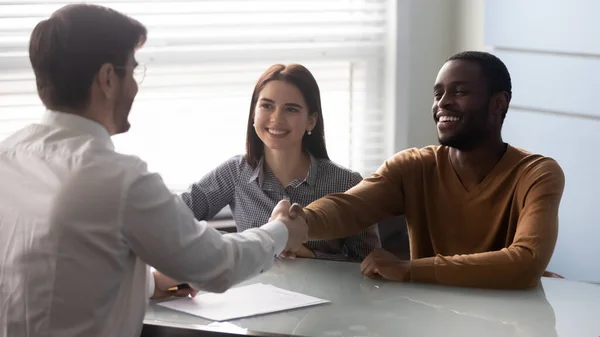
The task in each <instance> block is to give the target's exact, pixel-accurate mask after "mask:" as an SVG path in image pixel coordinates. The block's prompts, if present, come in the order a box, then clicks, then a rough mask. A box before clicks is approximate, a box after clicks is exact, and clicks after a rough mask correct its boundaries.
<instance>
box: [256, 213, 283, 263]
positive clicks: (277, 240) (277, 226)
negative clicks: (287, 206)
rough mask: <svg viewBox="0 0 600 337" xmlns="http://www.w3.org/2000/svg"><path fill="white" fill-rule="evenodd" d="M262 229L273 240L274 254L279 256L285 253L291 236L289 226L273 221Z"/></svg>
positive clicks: (279, 221)
mask: <svg viewBox="0 0 600 337" xmlns="http://www.w3.org/2000/svg"><path fill="white" fill-rule="evenodd" d="M260 229H262V230H264V231H265V232H267V234H269V236H270V237H271V239H273V241H274V250H275V251H274V254H275V255H279V253H281V252H283V250H284V249H285V245H286V244H287V241H288V235H289V233H288V229H287V226H286V225H285V224H284V223H283V222H282V221H281V220H273V221H270V222H267V223H266V224H264V225H262V226H261V227H260Z"/></svg>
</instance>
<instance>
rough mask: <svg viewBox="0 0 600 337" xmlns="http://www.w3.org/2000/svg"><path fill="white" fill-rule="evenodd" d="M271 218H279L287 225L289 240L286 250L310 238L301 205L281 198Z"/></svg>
mask: <svg viewBox="0 0 600 337" xmlns="http://www.w3.org/2000/svg"><path fill="white" fill-rule="evenodd" d="M300 213H302V214H300ZM271 220H279V221H281V222H283V223H284V224H285V226H286V227H287V230H288V241H287V244H286V246H285V250H291V249H293V248H297V247H299V246H300V245H302V244H303V243H305V242H306V241H307V240H308V226H307V225H306V221H305V219H304V212H303V211H302V207H301V206H300V205H298V204H294V206H292V205H291V204H290V202H289V201H288V200H281V201H280V202H279V203H277V206H275V208H274V209H273V213H271V218H269V221H271Z"/></svg>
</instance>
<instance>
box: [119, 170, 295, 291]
mask: <svg viewBox="0 0 600 337" xmlns="http://www.w3.org/2000/svg"><path fill="white" fill-rule="evenodd" d="M126 205H127V207H126V209H125V212H124V216H123V222H124V228H123V237H124V239H125V241H126V242H127V244H128V246H129V247H130V248H131V249H132V250H133V251H134V252H135V253H136V255H138V256H139V257H140V258H141V259H142V260H143V261H145V262H146V263H148V264H150V265H152V266H153V267H155V268H156V269H157V270H160V271H161V272H163V273H164V274H165V275H167V276H169V277H171V278H173V279H176V280H179V281H181V282H187V283H193V284H195V286H196V289H198V290H208V291H214V292H221V291H225V290H226V289H227V288H229V287H231V286H232V285H234V284H236V283H238V282H240V281H242V280H244V279H246V278H248V277H251V276H254V275H256V274H258V273H260V272H261V271H263V270H267V269H268V268H270V267H271V266H272V264H273V262H274V261H273V260H274V257H275V255H276V254H279V253H280V252H281V251H282V250H283V249H284V247H285V244H286V242H287V235H288V233H287V228H286V226H285V225H284V224H283V223H281V222H271V223H269V224H267V225H265V226H263V227H261V228H253V229H250V230H247V231H245V232H244V233H232V234H226V235H221V234H220V233H219V232H218V231H217V230H215V229H214V228H211V227H209V226H208V225H207V224H206V223H202V222H201V223H198V222H197V221H196V220H195V219H194V217H193V215H192V213H191V212H190V210H189V209H188V208H187V206H186V205H185V204H184V203H183V202H182V201H181V199H180V198H179V197H177V196H174V195H172V194H171V193H170V192H169V191H168V190H167V189H166V187H165V186H164V184H163V183H162V180H160V178H159V177H158V176H157V175H151V174H150V175H147V176H144V177H143V178H142V179H140V180H139V182H137V183H136V184H134V185H133V186H132V188H131V189H130V193H129V197H128V200H127V204H126Z"/></svg>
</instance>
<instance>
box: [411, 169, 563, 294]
mask: <svg viewBox="0 0 600 337" xmlns="http://www.w3.org/2000/svg"><path fill="white" fill-rule="evenodd" d="M564 185H565V177H564V173H563V171H562V169H561V168H560V166H559V165H558V163H556V162H555V161H554V160H551V159H547V160H546V161H544V162H542V163H541V164H538V165H537V167H536V168H535V169H532V170H531V171H530V172H529V173H528V174H527V175H526V176H524V177H523V178H522V180H521V183H520V186H519V187H518V189H519V193H522V194H523V195H525V197H524V206H523V208H522V212H521V215H520V216H519V220H518V223H517V229H516V233H515V237H514V240H513V243H512V244H511V245H510V246H509V247H508V248H503V249H501V250H499V251H493V252H485V253H477V254H467V255H454V256H442V255H437V256H434V257H428V258H422V259H416V260H412V261H411V262H410V276H411V279H412V280H413V281H418V282H430V283H440V284H446V285H455V286H465V287H481V288H513V289H522V288H531V287H534V286H536V285H537V284H538V282H539V280H540V278H541V276H542V274H543V272H544V270H545V269H546V267H547V265H548V263H549V262H550V258H551V257H552V253H553V252H554V247H555V245H556V239H557V236H558V209H559V204H560V200H561V198H562V194H563V190H564Z"/></svg>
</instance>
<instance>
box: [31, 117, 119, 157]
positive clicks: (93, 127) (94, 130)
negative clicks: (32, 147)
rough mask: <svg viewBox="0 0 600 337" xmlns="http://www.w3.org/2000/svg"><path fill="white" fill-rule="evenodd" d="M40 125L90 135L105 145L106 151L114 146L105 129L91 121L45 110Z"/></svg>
mask: <svg viewBox="0 0 600 337" xmlns="http://www.w3.org/2000/svg"><path fill="white" fill-rule="evenodd" d="M41 123H42V124H44V125H51V126H57V127H60V128H64V129H69V130H74V131H78V132H82V133H87V134H90V135H92V136H93V137H94V138H96V139H97V140H99V141H101V142H102V143H103V144H105V145H106V147H107V148H108V149H110V150H114V149H115V146H114V144H113V142H112V140H111V139H110V134H109V133H108V131H107V130H106V128H104V126H102V125H100V124H99V123H97V122H95V121H93V120H91V119H88V118H85V117H81V116H78V115H74V114H70V113H65V112H58V111H52V110H46V112H45V113H44V115H43V117H42V120H41Z"/></svg>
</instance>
